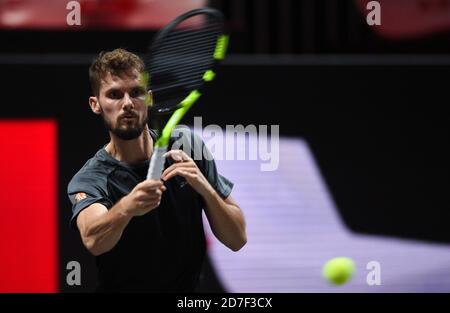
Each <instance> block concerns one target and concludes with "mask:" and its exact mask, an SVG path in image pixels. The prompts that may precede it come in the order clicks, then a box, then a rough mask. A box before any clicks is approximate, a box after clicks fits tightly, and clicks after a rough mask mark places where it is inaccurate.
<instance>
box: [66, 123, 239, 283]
mask: <svg viewBox="0 0 450 313" xmlns="http://www.w3.org/2000/svg"><path fill="white" fill-rule="evenodd" d="M178 134H179V137H178V138H175V139H177V142H178V143H179V142H180V141H179V140H180V139H181V140H183V139H184V140H185V139H187V138H190V139H191V140H190V141H184V145H185V144H189V143H193V146H192V145H191V146H192V148H191V147H189V149H190V150H191V151H192V154H191V156H192V157H193V156H194V154H193V148H194V147H196V148H195V149H198V148H200V149H201V150H199V151H203V155H205V153H207V154H208V155H209V157H206V158H205V157H203V158H202V159H201V160H199V161H197V160H196V161H195V162H196V164H197V166H198V167H199V169H200V170H201V171H202V173H203V175H204V176H205V177H206V178H207V179H208V181H209V182H210V184H211V185H212V186H213V187H214V189H215V190H216V191H217V193H218V194H219V195H220V196H221V197H222V198H226V197H228V195H229V194H230V193H231V189H232V187H233V184H232V183H231V182H230V181H229V180H228V179H226V178H225V177H223V176H221V175H219V174H218V172H217V168H216V165H215V162H214V160H213V159H212V157H211V155H210V154H209V151H208V150H207V149H206V148H205V145H204V143H203V141H202V140H201V139H200V138H199V137H198V136H196V135H194V134H193V133H192V132H190V131H189V130H183V131H181V132H180V131H179V132H178ZM151 135H152V137H154V133H152V132H151ZM171 142H172V143H173V142H174V138H172V141H171ZM177 147H178V146H177ZM182 148H184V149H186V146H184V147H183V146H182ZM185 151H186V150H185ZM170 164H172V161H171V160H170V159H167V160H166V164H165V166H166V167H168V166H170ZM148 165H149V161H145V162H143V163H142V164H136V165H133V166H130V165H127V164H125V163H123V162H120V161H118V160H116V159H114V158H113V157H112V156H111V155H110V154H108V152H107V151H106V150H105V149H104V148H102V149H100V150H99V151H98V152H97V153H96V154H95V156H94V157H93V158H91V159H90V160H88V161H87V163H86V164H85V165H84V166H83V167H82V168H81V170H80V171H79V172H78V173H77V174H76V175H75V176H74V177H73V178H72V180H71V181H70V183H69V186H68V195H69V199H70V201H71V202H72V205H73V206H72V213H73V215H72V219H71V225H72V226H73V227H75V228H76V217H77V216H78V214H79V213H80V212H81V211H82V210H83V209H85V208H86V207H88V206H89V205H91V204H93V203H101V204H103V205H105V206H106V207H107V208H108V209H110V208H111V207H112V206H113V205H114V204H115V203H116V202H117V201H119V200H120V198H122V197H123V196H125V195H127V194H128V193H129V192H130V191H131V190H132V189H133V188H134V187H135V186H136V185H137V184H138V183H139V182H141V181H143V180H144V179H145V178H146V174H147V169H148ZM164 184H165V186H166V187H167V190H166V191H165V192H164V193H163V196H162V199H161V204H160V206H159V207H158V208H156V209H154V210H152V211H151V212H149V213H147V214H145V215H143V216H139V217H134V218H132V219H131V221H130V223H129V224H128V225H127V226H126V228H125V230H124V232H123V234H122V237H121V239H120V240H119V242H118V243H117V244H116V246H115V247H114V248H113V249H111V250H110V251H108V252H106V253H104V254H102V255H100V256H97V257H96V263H97V267H98V274H99V275H98V276H99V286H98V290H99V291H140V292H146V291H148V292H184V291H193V290H194V289H195V286H196V284H197V282H198V278H199V274H200V270H201V265H202V262H203V258H204V255H205V249H206V245H205V235H204V231H203V222H202V209H203V207H204V201H203V198H202V197H201V196H200V195H199V194H198V193H197V192H196V191H195V190H194V189H192V187H191V186H190V185H189V184H187V183H186V181H185V180H184V179H183V178H182V177H180V176H177V177H174V178H172V179H170V180H168V181H167V182H165V183H164Z"/></svg>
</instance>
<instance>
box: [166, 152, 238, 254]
mask: <svg viewBox="0 0 450 313" xmlns="http://www.w3.org/2000/svg"><path fill="white" fill-rule="evenodd" d="M167 156H168V157H171V158H172V159H173V160H174V161H176V162H177V163H175V164H173V165H171V166H170V167H168V168H167V169H166V170H165V171H164V172H163V175H162V179H164V180H168V179H170V178H172V177H174V176H176V175H180V176H182V177H184V178H185V179H186V181H187V182H188V183H189V184H190V185H191V186H192V188H194V189H195V190H196V191H197V192H198V193H199V194H200V195H201V196H202V197H203V199H204V200H205V203H206V208H205V213H206V216H207V218H208V221H209V224H210V226H211V230H212V231H213V234H214V235H215V236H216V237H217V239H219V240H220V242H222V243H223V244H224V245H225V246H227V247H228V248H230V249H231V250H233V251H238V250H240V249H241V248H242V247H243V246H244V245H245V244H246V242H247V234H246V231H245V218H244V214H243V213H242V210H241V209H240V207H239V206H238V204H237V203H236V202H235V201H234V200H233V198H232V197H231V196H229V197H228V198H226V199H225V200H224V199H222V198H221V197H220V196H219V194H218V193H217V192H216V190H215V189H214V188H213V187H212V186H211V184H210V183H209V182H208V180H207V179H206V178H205V176H203V174H202V172H201V171H200V169H199V168H198V167H197V165H196V164H195V162H194V161H193V160H192V159H191V158H189V156H188V155H186V154H185V153H184V152H183V151H181V150H172V151H169V152H167Z"/></svg>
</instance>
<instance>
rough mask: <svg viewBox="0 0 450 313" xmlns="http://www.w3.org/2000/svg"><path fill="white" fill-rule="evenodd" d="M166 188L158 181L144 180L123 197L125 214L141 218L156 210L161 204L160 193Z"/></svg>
mask: <svg viewBox="0 0 450 313" xmlns="http://www.w3.org/2000/svg"><path fill="white" fill-rule="evenodd" d="M164 191H166V187H165V186H164V184H163V183H162V182H161V181H160V180H153V179H149V180H144V181H143V182H141V183H139V184H137V185H136V187H134V189H133V190H132V191H131V192H130V193H129V194H128V195H126V196H125V197H123V199H122V200H123V205H124V208H125V211H126V213H127V214H129V215H131V216H141V215H144V214H146V213H148V212H150V211H151V210H153V209H155V208H157V207H158V206H159V204H160V203H161V196H162V193H163V192H164Z"/></svg>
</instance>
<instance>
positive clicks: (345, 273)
mask: <svg viewBox="0 0 450 313" xmlns="http://www.w3.org/2000/svg"><path fill="white" fill-rule="evenodd" d="M354 273H355V263H354V262H353V260H352V259H350V258H346V257H338V258H333V259H331V260H329V261H328V262H327V263H325V265H324V266H323V268H322V274H323V277H325V279H327V280H328V281H329V282H330V283H332V284H335V285H343V284H345V283H346V282H347V281H349V280H350V279H351V278H352V277H353V274H354Z"/></svg>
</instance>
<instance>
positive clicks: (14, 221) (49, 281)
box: [0, 120, 58, 292]
mask: <svg viewBox="0 0 450 313" xmlns="http://www.w3.org/2000/svg"><path fill="white" fill-rule="evenodd" d="M57 234H58V222H57V124H56V122H55V121H52V120H0V292H57V291H58V265H57V264H58V239H57V238H58V237H57Z"/></svg>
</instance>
